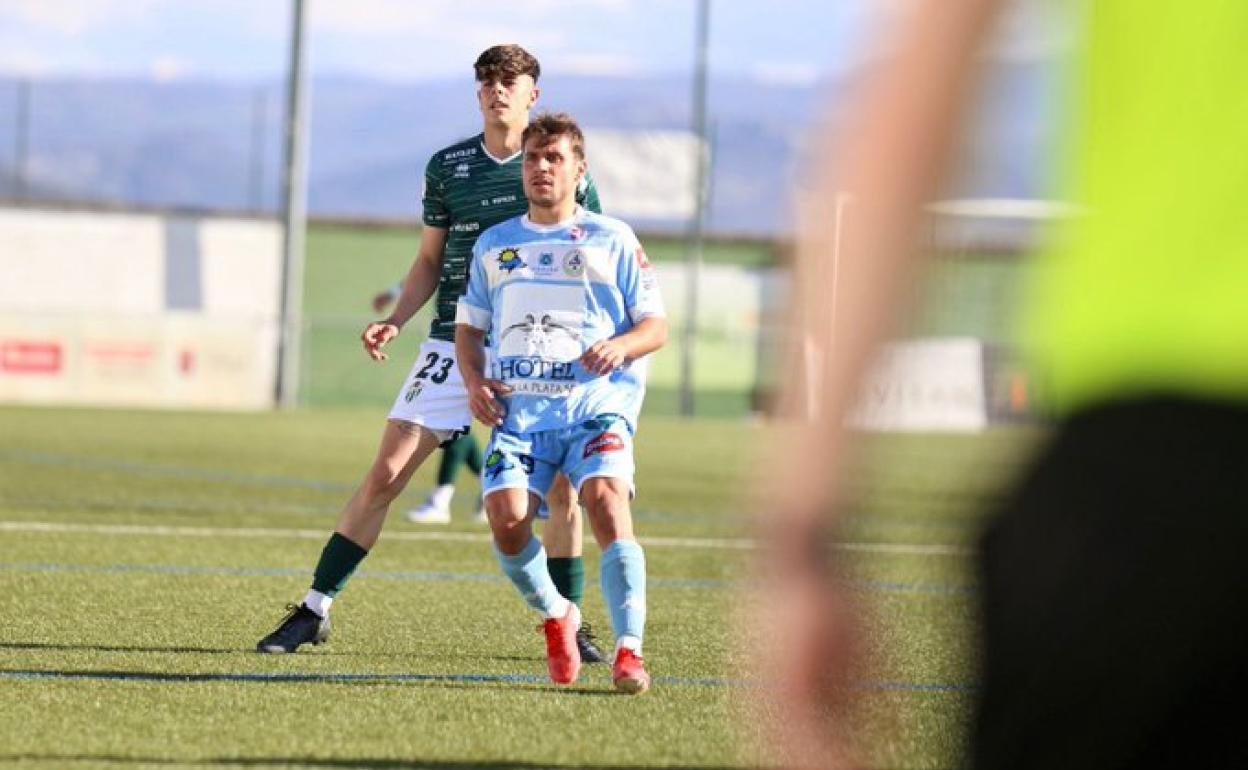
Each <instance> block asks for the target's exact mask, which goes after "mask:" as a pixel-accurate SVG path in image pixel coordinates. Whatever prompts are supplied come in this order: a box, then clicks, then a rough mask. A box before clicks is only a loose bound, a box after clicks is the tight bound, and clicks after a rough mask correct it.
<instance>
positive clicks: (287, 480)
mask: <svg viewBox="0 0 1248 770" xmlns="http://www.w3.org/2000/svg"><path fill="white" fill-rule="evenodd" d="M0 461H7V462H13V463H24V464H27V465H45V466H51V467H56V468H79V469H83V470H99V471H110V472H113V473H129V474H134V475H140V476H160V477H166V478H169V477H172V478H181V479H190V480H193V481H219V482H225V483H230V484H241V485H247V486H259V487H281V488H289V489H310V490H313V491H316V492H341V493H344V494H349V493H351V492H354V491H355V488H356V486H357V485H356V484H355V483H349V484H348V483H342V482H335V481H317V480H314V479H300V478H293V477H289V476H271V475H254V474H247V473H237V472H234V471H223V470H212V469H206V468H186V467H179V466H172V465H158V464H154V463H144V462H136V461H133V460H110V459H101V458H97V457H76V456H74V455H61V454H50V453H45V452H24V451H16V450H12V449H4V450H0ZM32 502H33V504H35V505H43V506H50V505H56V506H59V507H64V506H65V505H67V504H72V503H61V502H59V501H50V500H49V501H16V502H14V501H8V500H6V501H5V504H6V505H8V506H10V507H11V506H13V505H16V504H22V503H25V504H27V505H31V504H32ZM82 507H100V506H98V505H95V506H92V505H91V504H90V503H83V504H82ZM111 507H123V506H122V505H116V506H111ZM131 507H136V508H145V509H155V510H162V509H166V508H167V509H168V510H200V509H203V510H219V509H218V508H215V507H212V506H209V505H189V506H188V505H186V504H184V503H174V504H170V505H169V506H160V505H151V504H148V505H144V504H143V503H134V504H132V505H131ZM238 508H243V509H246V508H248V506H230V507H229V508H228V509H229V510H234V509H238ZM299 512H300V513H303V512H308V513H312V512H315V513H325V514H326V515H332V514H336V513H338V509H337V508H336V507H332V506H331V507H327V508H325V509H323V510H322V509H316V510H315V511H313V510H306V511H299ZM633 517H634V518H636V519H638V520H639V521H660V522H662V521H676V522H690V521H714V522H718V523H724V522H730V523H732V522H737V523H739V522H744V521H748V520H749V518H750V517H749V516H748V515H747V514H744V513H741V512H725V513H718V512H716V513H673V512H670V511H655V510H650V509H640V510H636V511H633Z"/></svg>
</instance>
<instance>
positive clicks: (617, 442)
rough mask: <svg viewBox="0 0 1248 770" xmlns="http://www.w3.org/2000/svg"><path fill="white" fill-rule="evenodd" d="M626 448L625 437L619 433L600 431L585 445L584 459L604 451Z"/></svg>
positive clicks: (618, 450)
mask: <svg viewBox="0 0 1248 770" xmlns="http://www.w3.org/2000/svg"><path fill="white" fill-rule="evenodd" d="M623 449H624V439H623V437H621V436H620V434H618V433H611V432H609V431H608V432H606V433H599V434H598V435H597V436H594V437H593V438H592V439H590V440H589V443H587V444H586V445H585V454H584V455H582V459H584V458H588V457H592V456H594V455H600V454H603V453H604V452H620V451H623Z"/></svg>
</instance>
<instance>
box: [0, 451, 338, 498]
mask: <svg viewBox="0 0 1248 770" xmlns="http://www.w3.org/2000/svg"><path fill="white" fill-rule="evenodd" d="M0 461H7V462H12V463H25V464H27V465H49V466H53V467H57V468H81V469H84V470H97V471H112V472H115V473H133V474H136V475H144V476H163V477H172V478H183V479H192V480H195V481H219V482H225V483H229V484H245V485H251V486H262V487H292V488H295V489H313V490H316V491H318V492H343V493H346V492H353V491H355V487H356V485H355V484H344V483H341V482H336V481H317V480H314V479H299V478H292V477H289V476H269V475H262V474H261V475H257V474H249V473H235V472H233V471H222V470H208V469H204V468H183V467H178V466H173V465H156V464H153V463H140V462H133V461H130V460H105V459H100V458H96V457H75V456H73V455H59V454H48V453H43V452H20V451H14V450H0Z"/></svg>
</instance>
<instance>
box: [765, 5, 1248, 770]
mask: <svg viewBox="0 0 1248 770" xmlns="http://www.w3.org/2000/svg"><path fill="white" fill-rule="evenodd" d="M1001 4H1002V3H1001V2H999V0H956V1H955V0H922V2H918V3H916V4H915V7H914V9H913V11H912V12H911V13H910V15H909V16H908V18H907V19H906V21H905V22H904V24H903V25H902V28H901V33H900V37H899V39H898V40H897V41H896V42H897V43H898V46H897V48H896V50H895V55H894V56H893V58H891V59H890V60H889V61H888V62H887V63H886V64H885V65H883V66H882V68H881V70H880V72H878V73H877V78H876V79H875V80H874V81H873V82H872V83H871V84H870V86H869V87H868V88H867V89H866V97H865V102H864V104H863V105H862V109H861V111H860V112H858V113H856V117H855V121H854V123H855V124H854V125H851V126H849V127H848V129H847V130H846V131H845V133H844V134H843V137H844V142H842V144H841V146H840V148H839V151H838V152H836V153H834V155H833V157H834V158H835V161H836V163H837V165H836V166H834V168H836V169H837V170H838V172H839V174H838V178H837V179H836V180H833V179H831V177H830V175H828V174H825V178H824V179H823V180H822V184H823V185H824V188H823V190H822V191H821V192H822V193H823V195H821V196H817V197H816V198H815V199H816V200H822V201H827V202H830V201H832V200H835V195H834V194H833V193H834V192H835V191H837V190H846V191H848V192H849V193H850V194H852V195H853V196H854V201H855V203H854V222H853V226H852V227H850V228H848V230H847V232H846V238H847V240H846V241H845V242H844V243H843V252H842V253H843V254H844V257H843V260H844V267H843V276H844V277H843V278H842V285H849V286H852V287H853V291H850V292H845V293H844V294H843V296H841V297H840V298H839V304H840V308H839V310H838V311H837V318H836V319H835V320H836V321H837V323H836V325H835V331H833V329H834V327H833V324H832V320H833V319H832V318H830V317H829V315H828V313H829V310H828V309H827V307H828V305H829V304H830V303H827V302H826V300H825V301H824V302H822V304H821V303H819V302H815V301H813V300H814V299H815V298H816V297H817V296H818V294H817V292H818V291H819V290H821V289H822V290H823V291H824V292H825V293H826V284H825V285H823V286H809V285H808V284H810V283H812V281H810V280H807V281H805V282H802V281H799V282H798V285H799V286H802V287H804V288H805V290H807V291H809V292H810V293H811V295H812V296H808V297H805V298H803V299H804V302H805V307H806V312H805V316H804V318H805V321H804V324H805V327H806V328H805V331H806V334H807V335H808V339H809V340H811V342H812V345H811V347H812V349H814V350H816V351H822V352H823V353H824V355H823V356H822V358H821V359H818V360H820V361H821V364H820V366H819V369H820V371H819V375H820V378H819V380H818V381H819V384H820V387H819V389H818V391H817V397H816V403H815V404H814V407H815V408H814V410H813V412H814V414H815V415H816V419H815V421H814V422H813V423H812V424H808V425H807V426H806V427H804V428H803V429H802V433H803V438H802V440H803V442H804V444H805V448H806V451H804V452H803V451H799V452H795V453H793V452H789V453H786V455H785V457H786V463H788V462H789V460H790V458H792V457H794V456H796V457H805V458H807V459H806V461H805V462H804V463H800V464H796V465H794V464H792V463H789V465H788V466H787V467H785V468H783V469H778V470H777V473H779V474H781V478H782V484H783V483H784V482H785V481H787V488H788V489H791V490H795V491H793V492H791V493H790V496H789V498H788V499H787V500H785V501H783V502H784V504H783V505H782V506H781V507H780V508H779V509H778V510H777V513H776V515H775V516H774V517H769V520H768V521H767V522H766V526H767V531H768V532H769V533H771V536H772V546H773V549H772V551H771V552H770V554H771V557H770V558H769V560H768V562H769V563H768V567H769V568H770V569H771V573H772V574H773V575H774V577H775V580H774V582H773V583H772V585H771V586H770V588H771V592H772V593H774V594H776V595H778V596H780V597H782V598H781V599H780V600H778V601H776V602H774V603H770V604H769V605H768V606H769V609H770V610H771V611H772V612H773V613H774V615H773V617H772V619H771V620H772V622H773V623H777V624H779V627H780V628H783V629H785V630H786V638H787V640H788V642H787V644H784V645H782V646H780V647H777V648H774V649H769V652H770V653H771V654H772V655H773V657H774V659H775V660H774V661H773V671H774V672H775V673H777V675H778V676H780V679H781V684H782V688H781V690H780V694H781V697H782V698H783V700H782V701H781V703H780V704H779V706H780V708H781V709H783V715H784V717H785V719H784V723H785V725H787V726H788V727H789V728H790V729H791V735H790V736H789V738H790V743H789V745H790V747H792V748H793V749H794V750H795V751H796V752H797V754H798V760H797V761H798V762H799V763H802V764H804V765H806V766H828V765H831V764H833V763H834V762H835V761H836V760H837V759H838V754H837V753H836V752H837V751H838V750H839V749H840V748H841V747H840V746H839V744H838V743H837V741H836V733H835V730H836V729H837V726H836V725H834V724H829V722H828V720H827V718H826V715H827V714H828V713H833V714H834V713H836V712H835V706H836V705H837V694H836V693H837V690H836V687H835V683H836V678H837V677H838V676H839V675H840V674H839V672H841V671H843V670H844V669H845V667H846V666H847V664H848V662H849V661H848V657H849V656H848V653H847V652H846V645H845V643H844V641H843V639H844V635H845V630H844V629H845V628H846V623H847V613H845V612H844V611H843V610H842V609H841V608H842V607H843V603H844V601H845V599H844V592H841V591H838V590H837V589H836V588H835V587H834V586H833V583H832V582H831V579H830V577H829V574H828V572H829V571H828V569H827V565H828V562H827V557H828V554H829V553H830V550H829V549H828V548H827V547H825V546H827V545H828V542H827V541H828V538H827V537H826V536H825V531H826V530H827V529H828V528H829V527H830V524H831V521H830V520H831V519H832V515H831V513H830V511H831V510H832V509H833V503H834V501H835V498H836V496H837V471H838V470H840V469H841V468H843V466H844V462H843V453H844V439H843V435H842V430H841V425H842V420H843V417H844V415H845V413H846V411H847V408H848V407H849V405H850V402H851V401H852V398H853V394H854V391H855V385H856V383H857V381H858V379H859V377H860V375H861V374H862V372H863V369H864V366H865V364H866V363H867V361H868V360H869V357H870V355H871V352H872V350H873V349H874V348H875V347H876V346H877V345H878V344H879V343H880V342H881V341H883V340H884V339H885V338H886V336H887V334H888V332H889V331H890V329H891V326H892V324H893V323H894V319H895V317H896V316H897V315H898V309H899V305H900V304H901V302H900V297H901V293H902V289H903V287H905V286H906V285H907V284H909V283H911V280H912V274H913V272H914V269H915V265H913V264H910V263H911V262H912V261H913V260H912V258H911V255H912V254H913V253H916V252H917V251H918V250H917V249H916V248H914V247H915V244H916V242H917V240H918V238H917V231H918V226H919V221H920V207H921V205H922V203H923V202H924V201H926V200H929V199H930V198H931V197H933V196H934V194H935V193H936V191H937V187H938V184H939V182H940V180H941V177H942V174H943V172H944V171H945V166H946V165H947V163H948V162H949V160H950V158H951V154H952V150H953V148H954V145H955V144H956V142H955V141H954V140H955V138H956V136H957V122H958V119H959V117H960V116H961V113H962V107H963V106H964V102H965V100H966V99H965V97H966V95H967V92H968V90H969V88H968V86H969V84H970V83H971V80H972V78H973V75H974V69H975V61H974V60H975V55H976V52H977V51H978V50H979V48H980V46H981V44H982V43H983V41H984V38H985V32H986V30H987V29H988V28H989V26H990V22H991V20H992V17H993V16H994V13H995V11H996V10H998V6H999V5H1001ZM1084 11H1085V12H1084V16H1085V19H1084V23H1085V25H1086V34H1087V39H1086V40H1085V42H1084V50H1083V51H1082V52H1081V54H1080V56H1079V58H1078V60H1077V61H1076V62H1075V66H1074V67H1073V68H1072V73H1071V74H1072V75H1073V79H1072V83H1071V93H1070V96H1071V109H1070V111H1069V112H1070V116H1071V132H1070V136H1069V141H1068V142H1067V148H1068V150H1069V151H1070V154H1069V157H1067V158H1066V159H1064V161H1063V163H1062V165H1061V169H1060V170H1061V172H1062V174H1061V181H1062V183H1063V190H1062V192H1063V194H1064V197H1066V198H1067V199H1068V200H1071V201H1073V202H1074V203H1076V204H1078V205H1079V206H1080V207H1081V208H1082V209H1083V210H1085V211H1086V215H1084V216H1079V217H1076V218H1074V219H1072V220H1071V221H1070V222H1068V223H1066V224H1065V225H1064V227H1063V232H1062V233H1061V234H1060V235H1061V237H1059V238H1057V239H1056V241H1055V243H1054V244H1053V245H1052V247H1051V248H1050V253H1047V254H1045V255H1043V259H1042V262H1041V271H1040V272H1039V274H1038V275H1037V276H1036V280H1035V283H1034V285H1033V286H1032V287H1031V292H1030V297H1029V300H1030V301H1029V305H1028V307H1027V309H1026V314H1025V317H1024V324H1023V329H1024V339H1025V342H1026V346H1027V349H1028V351H1029V352H1030V353H1031V354H1032V356H1033V364H1034V366H1035V370H1036V371H1037V372H1038V373H1039V374H1040V375H1041V376H1042V377H1043V378H1044V379H1045V382H1046V385H1047V388H1046V390H1047V392H1048V393H1049V395H1050V396H1051V406H1052V408H1053V410H1054V412H1055V415H1056V417H1057V418H1058V421H1057V424H1056V427H1055V431H1054V435H1053V437H1052V439H1051V440H1050V441H1049V442H1048V444H1047V446H1045V447H1044V448H1043V449H1042V450H1041V452H1040V453H1039V456H1038V457H1037V458H1035V460H1034V462H1033V463H1032V466H1031V468H1030V470H1029V471H1028V472H1027V473H1026V474H1025V475H1024V477H1023V478H1022V479H1021V480H1020V481H1019V482H1018V483H1017V485H1016V488H1015V489H1014V490H1013V492H1012V493H1011V494H1010V495H1009V496H1008V497H1007V499H1006V502H1005V504H1004V506H1003V508H1002V509H1001V510H1000V511H999V512H998V515H997V516H996V517H995V518H994V519H993V520H992V522H991V524H990V525H989V528H988V530H987V532H986V533H985V536H984V538H983V541H982V543H981V553H980V578H981V580H982V586H983V618H982V629H983V640H982V641H983V660H982V671H981V681H980V687H981V691H980V694H979V701H978V707H977V714H976V722H975V729H974V734H973V736H972V738H971V742H970V754H971V760H972V765H973V766H974V767H976V768H979V769H980V770H988V769H993V770H995V769H997V768H1003V769H1004V768H1009V769H1010V770H1025V769H1026V768H1063V770H1072V769H1076V770H1077V769H1078V768H1097V769H1098V770H1110V769H1112V768H1153V767H1157V768H1163V767H1164V768H1180V767H1181V768H1193V767H1244V766H1248V736H1246V735H1245V732H1244V730H1243V726H1244V725H1245V724H1248V706H1246V705H1245V701H1244V699H1243V698H1242V697H1239V696H1240V693H1242V691H1243V690H1244V687H1245V685H1248V657H1246V656H1245V655H1244V649H1245V647H1246V646H1248V598H1246V596H1245V594H1246V593H1248V592H1245V591H1244V590H1243V586H1245V585H1248V559H1245V558H1244V554H1245V553H1246V552H1248V216H1246V215H1245V214H1244V211H1243V201H1244V199H1245V196H1246V195H1248V88H1245V73H1248V45H1245V41H1246V40H1248V37H1246V35H1248V3H1243V2H1238V0H1209V1H1207V2H1197V3H1180V2H1177V0H1157V2H1152V3H1148V4H1146V5H1145V4H1140V3H1136V2H1131V1H1130V0H1096V2H1091V3H1087V8H1086V9H1084ZM832 221H833V217H832V216H831V213H830V212H827V211H811V212H808V215H807V216H806V217H804V222H805V224H806V229H805V230H804V231H803V239H804V240H803V245H802V248H801V252H800V259H801V262H802V264H801V269H802V270H803V271H805V276H806V278H807V279H810V278H811V277H812V276H818V275H820V262H821V260H826V259H827V256H828V255H829V254H830V253H831V248H830V244H831V242H832V241H831V239H832V236H833V233H832V232H831V231H830V229H829V228H830V226H831V225H830V223H831V222H832ZM834 334H835V347H834V348H833V347H832V342H833V340H832V337H833V335H834ZM829 351H830V352H829ZM793 385H794V387H793V388H792V389H791V392H790V394H789V404H790V405H791V406H792V405H794V404H795V403H796V402H797V401H798V400H799V396H800V395H801V394H800V393H799V392H798V391H799V390H800V388H798V387H797V385H798V383H793ZM812 480H821V481H819V482H812ZM812 483H818V484H819V486H818V487H817V488H816V489H815V490H814V492H813V493H812V491H811V484H812ZM782 488H784V486H782ZM812 544H813V545H812ZM774 565H782V566H778V567H777V566H774ZM829 708H831V709H832V711H831V712H829V711H828V709H829Z"/></svg>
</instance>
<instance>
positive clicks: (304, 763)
mask: <svg viewBox="0 0 1248 770" xmlns="http://www.w3.org/2000/svg"><path fill="white" fill-rule="evenodd" d="M9 762H14V763H16V762H63V763H66V764H70V763H75V762H106V763H108V764H117V765H128V764H130V765H169V766H172V767H309V768H329V769H330V770H332V769H333V768H359V770H369V769H371V770H440V769H445V770H474V769H475V770H544V769H546V768H549V770H558V768H592V769H593V770H646V768H651V767H654V765H620V764H586V763H584V762H577V763H575V764H552V763H549V762H542V763H537V762H524V761H508V760H501V761H499V760H495V761H485V762H474V761H469V760H422V759H412V760H406V759H368V758H362V759H323V758H317V757H211V758H208V759H172V758H168V757H128V756H121V755H117V754H0V763H5V764H7V763H9ZM664 766H665V767H674V768H677V770H732V768H733V767H734V766H732V765H664Z"/></svg>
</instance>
